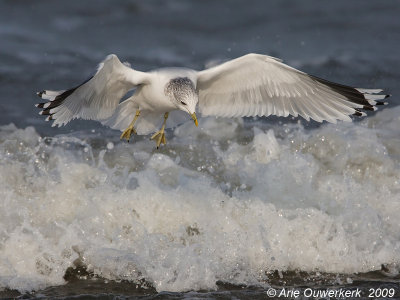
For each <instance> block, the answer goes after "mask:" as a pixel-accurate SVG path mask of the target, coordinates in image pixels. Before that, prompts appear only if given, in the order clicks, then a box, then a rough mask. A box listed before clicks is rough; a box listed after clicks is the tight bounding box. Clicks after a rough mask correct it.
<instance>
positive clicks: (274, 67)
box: [36, 53, 390, 148]
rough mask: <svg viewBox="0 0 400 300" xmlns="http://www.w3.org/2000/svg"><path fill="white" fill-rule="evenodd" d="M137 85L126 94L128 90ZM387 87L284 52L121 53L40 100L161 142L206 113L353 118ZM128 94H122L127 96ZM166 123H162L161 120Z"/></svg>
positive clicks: (49, 111)
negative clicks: (136, 59)
mask: <svg viewBox="0 0 400 300" xmlns="http://www.w3.org/2000/svg"><path fill="white" fill-rule="evenodd" d="M131 90H134V93H133V94H132V95H131V96H130V97H128V96H126V94H127V93H128V92H129V91H131ZM382 92H383V90H381V89H364V88H353V87H350V86H346V85H342V84H338V83H334V82H331V81H327V80H325V79H322V78H318V77H315V76H312V75H309V74H306V73H304V72H302V71H300V70H297V69H295V68H293V67H290V66H288V65H286V64H284V63H283V62H282V60H280V59H278V58H275V57H271V56H267V55H261V54H254V53H250V54H247V55H244V56H241V57H239V58H236V59H233V60H230V61H227V62H224V63H222V64H220V65H217V66H214V67H212V68H209V69H205V70H203V71H195V70H192V69H188V68H162V69H157V70H154V71H150V72H141V71H138V70H135V69H133V68H131V66H130V64H129V63H121V61H120V60H119V59H118V57H117V56H116V55H115V54H111V55H108V56H107V57H106V58H105V60H104V61H102V62H101V63H100V64H99V66H98V68H97V72H96V73H95V74H94V75H93V76H92V77H91V78H89V79H88V80H86V81H85V82H83V83H82V84H80V85H78V86H76V87H74V88H72V89H69V90H61V91H52V90H43V91H41V92H39V93H37V95H38V96H39V97H40V98H42V99H44V100H47V102H43V103H39V104H36V107H38V108H40V109H41V111H40V113H39V114H41V115H45V116H47V117H46V121H51V120H52V121H53V124H52V126H58V127H60V126H63V125H66V124H67V123H68V122H69V121H71V120H73V119H76V118H80V119H86V120H98V121H100V122H101V123H102V124H103V125H106V126H109V127H111V128H113V129H117V130H120V131H122V134H121V136H120V138H121V139H126V140H127V141H128V142H129V140H130V138H131V135H132V134H140V135H146V134H149V133H152V132H155V133H154V134H153V135H152V136H151V139H152V140H155V142H156V146H157V148H159V147H160V145H161V144H164V145H165V144H166V138H165V129H166V128H169V127H174V126H176V125H177V124H179V123H182V122H184V121H186V120H187V118H188V117H187V114H189V116H190V117H191V118H192V119H193V121H194V123H195V125H196V126H198V120H197V116H196V107H198V113H199V112H200V114H201V116H219V117H227V118H228V117H250V116H260V117H261V116H269V115H276V116H283V117H287V116H289V115H292V116H293V117H297V116H301V117H303V118H304V119H306V120H307V121H309V120H310V119H313V120H315V121H317V122H323V121H327V122H330V123H336V122H337V120H342V121H351V120H352V119H351V118H350V116H351V115H355V116H359V117H361V116H365V115H366V114H365V112H364V111H374V110H376V109H377V108H376V106H379V105H385V104H387V102H385V101H382V100H383V99H385V98H387V97H389V96H390V95H385V94H381V93H382ZM124 96H125V98H127V99H126V100H124V101H122V102H121V99H123V98H124ZM160 126H161V129H160V130H158V131H157V129H158V128H160Z"/></svg>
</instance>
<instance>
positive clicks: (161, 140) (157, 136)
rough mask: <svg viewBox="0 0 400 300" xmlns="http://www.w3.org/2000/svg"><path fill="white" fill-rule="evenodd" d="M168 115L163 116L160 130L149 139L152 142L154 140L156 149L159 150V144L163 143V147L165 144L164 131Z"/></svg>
mask: <svg viewBox="0 0 400 300" xmlns="http://www.w3.org/2000/svg"><path fill="white" fill-rule="evenodd" d="M168 114H169V113H167V112H166V113H165V114H164V123H163V126H162V127H161V129H160V130H159V131H157V132H156V133H155V134H153V136H152V137H151V139H152V140H156V145H157V149H158V148H160V145H161V143H163V144H164V145H165V144H167V140H166V139H165V134H164V129H165V123H167V119H168Z"/></svg>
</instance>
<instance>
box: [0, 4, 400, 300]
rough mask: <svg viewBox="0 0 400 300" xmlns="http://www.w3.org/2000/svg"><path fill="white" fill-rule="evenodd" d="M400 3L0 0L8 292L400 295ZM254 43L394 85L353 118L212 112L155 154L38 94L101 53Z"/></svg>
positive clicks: (139, 64) (332, 76)
mask: <svg viewBox="0 0 400 300" xmlns="http://www.w3.org/2000/svg"><path fill="white" fill-rule="evenodd" d="M399 16H400V3H399V2H398V1H396V0H393V1H390V0H387V1H382V0H371V1H347V0H346V1H342V0H341V1H329V2H328V1H301V2H300V1H297V2H295V1H175V0H173V1H94V0H93V1H64V2H61V1H50V0H48V1H30V2H28V1H21V0H13V1H11V0H10V1H5V0H0V110H1V112H2V115H1V118H0V297H16V296H18V295H23V296H21V297H25V298H35V297H39V298H46V297H49V298H52V299H53V298H57V297H60V298H64V299H65V298H68V299H69V298H73V299H79V298H82V299H85V298H88V297H89V296H88V295H91V297H92V298H91V299H113V298H115V297H120V298H118V299H123V298H124V297H142V298H143V299H180V298H185V299H191V298H200V299H230V298H239V299H240V298H248V299H267V298H268V296H269V294H267V292H268V288H269V287H270V286H271V285H272V286H274V287H276V288H278V289H282V288H283V287H288V288H290V287H296V289H298V290H299V291H302V292H304V290H305V289H306V288H307V287H312V288H320V289H326V288H328V287H329V288H333V289H339V288H346V289H357V288H362V289H363V293H364V294H363V295H364V297H366V296H365V295H368V294H369V292H370V291H369V289H371V288H373V289H380V288H382V289H384V288H386V289H387V290H390V289H394V290H395V296H396V297H400V294H399V293H400V289H399V278H400V277H399V271H400V225H399V222H398V216H399V214H400V131H399V128H400V117H399V115H400V108H399V104H400V97H399V95H400V84H399V83H400V59H399V50H400V17H399ZM249 52H255V53H262V54H268V55H272V56H276V57H279V58H282V59H283V60H284V61H285V62H286V63H287V64H289V65H291V66H293V67H296V68H299V69H301V70H303V71H306V72H308V73H311V74H313V75H316V76H319V77H322V78H326V79H329V80H331V81H336V82H339V83H343V84H348V85H351V86H355V87H365V88H382V89H384V90H385V91H387V92H388V93H390V94H392V97H391V98H390V99H389V100H390V102H389V105H387V106H385V107H384V108H383V109H381V110H380V111H378V112H374V113H371V114H370V116H369V117H367V118H364V119H357V120H355V122H354V123H352V124H347V123H346V124H344V123H339V124H337V125H332V124H323V125H318V124H317V123H314V122H313V123H310V124H307V123H306V122H303V121H300V122H297V120H292V119H284V118H274V117H272V118H268V119H265V118H259V119H254V120H253V119H246V120H242V119H235V120H224V119H218V120H216V119H214V118H209V119H204V120H201V122H200V128H199V129H194V128H193V126H189V124H183V125H182V126H179V127H177V128H176V129H173V130H170V131H168V136H167V138H168V140H169V144H168V145H167V146H166V147H164V148H162V149H161V150H159V151H156V150H155V149H154V145H153V143H152V142H149V141H148V137H140V138H138V139H137V141H136V142H135V143H133V144H132V143H131V144H126V143H123V142H120V141H119V134H120V133H119V132H117V131H114V130H111V129H109V128H106V127H103V126H101V125H100V124H99V123H96V122H91V121H74V122H71V123H70V124H68V125H67V126H65V127H63V128H52V127H51V126H50V124H49V123H46V122H44V120H43V118H41V117H40V116H39V115H38V114H37V113H38V111H37V110H36V108H35V107H34V104H35V103H37V102H38V98H37V97H36V95H35V93H36V92H37V91H40V90H42V89H45V88H48V89H54V90H57V89H65V88H69V87H72V86H75V85H76V84H78V83H80V82H82V81H83V80H84V79H86V78H87V77H89V76H90V75H91V74H92V73H93V71H94V70H95V68H96V65H97V64H98V63H99V62H100V61H101V60H102V59H104V57H105V56H106V55H108V54H110V53H115V54H117V55H118V56H119V57H120V58H121V60H123V61H128V62H130V63H131V64H132V66H133V67H134V68H135V69H138V70H142V71H147V70H151V69H154V68H159V67H167V66H185V67H190V68H194V69H199V70H200V69H203V68H204V67H206V66H207V65H210V64H213V63H215V62H219V61H224V60H228V59H232V58H235V57H238V56H241V55H243V54H246V53H249ZM190 125H193V124H192V123H190ZM196 130H197V131H196ZM85 295H86V296H85ZM374 295H375V294H374ZM375 296H377V295H375ZM378 296H379V295H378ZM378 296H377V297H378ZM378 298H379V297H378ZM387 298H392V297H390V295H388V297H387Z"/></svg>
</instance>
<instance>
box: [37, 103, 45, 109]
mask: <svg viewBox="0 0 400 300" xmlns="http://www.w3.org/2000/svg"><path fill="white" fill-rule="evenodd" d="M45 104H46V103H37V104H35V106H36V107H37V108H44V105H45Z"/></svg>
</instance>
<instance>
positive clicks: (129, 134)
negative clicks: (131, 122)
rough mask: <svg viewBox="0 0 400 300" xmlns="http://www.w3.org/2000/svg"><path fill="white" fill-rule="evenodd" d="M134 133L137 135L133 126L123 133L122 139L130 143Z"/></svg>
mask: <svg viewBox="0 0 400 300" xmlns="http://www.w3.org/2000/svg"><path fill="white" fill-rule="evenodd" d="M132 133H134V134H137V133H136V130H135V128H133V126H129V127H128V128H127V129H125V130H124V132H122V134H121V136H120V139H121V140H123V139H126V140H127V141H128V142H129V140H130V138H131V135H132Z"/></svg>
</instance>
